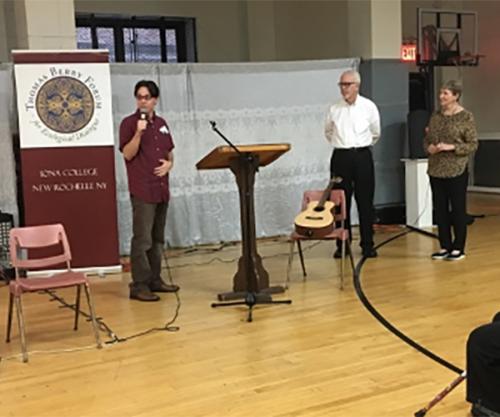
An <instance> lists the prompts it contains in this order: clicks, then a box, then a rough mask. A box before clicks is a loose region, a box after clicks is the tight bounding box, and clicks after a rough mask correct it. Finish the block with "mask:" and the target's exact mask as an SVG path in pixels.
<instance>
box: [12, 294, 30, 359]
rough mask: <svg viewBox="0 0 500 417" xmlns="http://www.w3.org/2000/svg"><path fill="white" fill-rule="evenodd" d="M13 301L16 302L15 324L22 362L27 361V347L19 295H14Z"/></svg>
mask: <svg viewBox="0 0 500 417" xmlns="http://www.w3.org/2000/svg"><path fill="white" fill-rule="evenodd" d="M14 301H15V303H16V311H17V324H18V326H19V335H20V336H21V350H22V352H23V362H28V349H27V347H26V335H25V328H24V314H23V306H22V303H21V297H19V296H15V297H14Z"/></svg>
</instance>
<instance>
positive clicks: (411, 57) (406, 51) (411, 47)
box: [401, 43, 417, 62]
mask: <svg viewBox="0 0 500 417" xmlns="http://www.w3.org/2000/svg"><path fill="white" fill-rule="evenodd" d="M401 61H403V62H416V61H417V45H416V44H414V43H406V44H403V45H401Z"/></svg>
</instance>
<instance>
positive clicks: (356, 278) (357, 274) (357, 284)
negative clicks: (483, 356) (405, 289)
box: [353, 227, 463, 374]
mask: <svg viewBox="0 0 500 417" xmlns="http://www.w3.org/2000/svg"><path fill="white" fill-rule="evenodd" d="M408 229H409V230H406V231H404V232H402V233H399V234H398V235H396V236H393V237H391V238H389V239H387V240H385V241H383V242H382V243H380V244H378V245H377V246H376V247H375V249H379V248H381V247H382V246H384V245H386V244H388V243H389V242H392V241H393V240H396V239H398V238H400V237H401V236H404V235H406V234H408V233H410V232H411V231H414V230H413V229H414V228H411V227H408ZM415 229H416V228H415ZM415 231H419V232H420V231H421V230H420V229H417V230H415ZM422 232H425V230H422ZM427 233H429V232H426V233H425V234H427ZM430 235H432V237H435V235H433V234H432V233H430ZM366 259H367V258H365V257H362V258H361V260H360V261H359V262H358V264H357V265H356V267H355V268H354V271H353V283H354V289H355V290H356V294H357V296H358V298H359V300H360V301H361V303H362V304H363V306H364V307H365V308H366V309H367V310H368V312H369V313H370V314H371V315H372V316H373V317H375V319H376V320H377V321H378V322H379V323H380V324H381V325H382V326H384V327H385V328H386V329H387V330H389V331H390V332H391V333H392V334H394V335H395V336H397V337H399V338H400V339H401V340H402V341H403V342H405V343H407V344H408V345H410V346H411V347H413V348H414V349H416V350H417V351H419V352H420V353H423V354H424V355H425V356H427V357H428V358H430V359H432V360H434V361H436V362H438V363H439V364H440V365H443V366H445V367H446V368H448V369H450V370H452V371H453V372H456V373H457V374H461V373H462V372H463V370H462V369H460V368H459V367H457V366H455V365H453V364H452V363H450V362H448V361H446V360H445V359H443V358H441V357H440V356H438V355H436V354H435V353H433V352H431V351H430V350H428V349H426V348H425V347H423V346H422V345H420V344H419V343H417V342H415V341H414V340H413V339H411V338H410V337H408V336H407V335H405V334H404V333H403V332H401V331H400V330H399V329H397V328H396V327H395V326H393V325H392V324H391V323H390V322H389V321H387V319H386V318H385V317H384V316H383V315H382V314H380V313H379V312H378V311H377V309H376V308H375V307H374V306H373V305H372V304H371V303H370V301H369V300H368V298H367V297H366V295H365V293H364V292H363V288H362V286H361V269H362V267H363V264H364V263H365V261H366Z"/></svg>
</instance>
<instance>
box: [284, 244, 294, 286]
mask: <svg viewBox="0 0 500 417" xmlns="http://www.w3.org/2000/svg"><path fill="white" fill-rule="evenodd" d="M294 248H295V240H293V239H291V240H290V253H289V254H288V265H287V268H286V283H285V288H287V289H288V287H289V285H288V284H290V272H291V270H292V261H293V249H294Z"/></svg>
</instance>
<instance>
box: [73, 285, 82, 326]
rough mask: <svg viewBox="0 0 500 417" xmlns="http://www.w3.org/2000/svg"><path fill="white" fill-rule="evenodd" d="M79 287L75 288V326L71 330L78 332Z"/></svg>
mask: <svg viewBox="0 0 500 417" xmlns="http://www.w3.org/2000/svg"><path fill="white" fill-rule="evenodd" d="M81 287H82V286H81V285H77V286H76V298H75V325H74V326H73V330H78V317H79V316H80V293H81Z"/></svg>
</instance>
